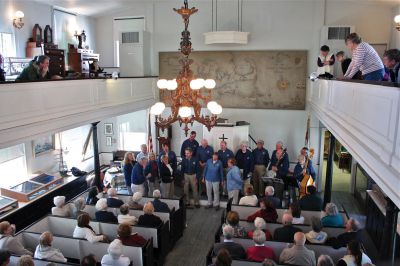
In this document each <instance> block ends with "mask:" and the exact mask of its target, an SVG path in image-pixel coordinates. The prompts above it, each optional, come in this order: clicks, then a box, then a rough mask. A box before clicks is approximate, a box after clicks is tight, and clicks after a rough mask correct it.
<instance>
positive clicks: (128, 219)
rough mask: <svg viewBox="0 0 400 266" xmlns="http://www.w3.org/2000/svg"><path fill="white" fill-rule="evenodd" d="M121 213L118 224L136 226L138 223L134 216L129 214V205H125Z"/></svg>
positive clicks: (120, 208) (122, 206)
mask: <svg viewBox="0 0 400 266" xmlns="http://www.w3.org/2000/svg"><path fill="white" fill-rule="evenodd" d="M119 212H120V213H121V214H118V217H117V218H118V223H119V224H122V223H128V224H129V225H135V224H136V223H137V218H136V217H135V216H133V215H130V214H129V205H128V204H123V205H121V207H119Z"/></svg>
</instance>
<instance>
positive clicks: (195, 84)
mask: <svg viewBox="0 0 400 266" xmlns="http://www.w3.org/2000/svg"><path fill="white" fill-rule="evenodd" d="M190 88H191V89H192V90H200V88H201V86H200V84H199V82H198V81H197V79H192V80H191V81H190Z"/></svg>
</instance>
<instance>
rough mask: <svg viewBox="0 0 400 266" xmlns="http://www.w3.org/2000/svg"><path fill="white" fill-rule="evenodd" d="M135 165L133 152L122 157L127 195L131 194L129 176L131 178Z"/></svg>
mask: <svg viewBox="0 0 400 266" xmlns="http://www.w3.org/2000/svg"><path fill="white" fill-rule="evenodd" d="M135 164H136V160H135V154H133V152H130V151H129V152H127V153H125V156H124V177H125V185H126V187H127V188H128V192H129V194H132V189H131V184H132V181H131V176H132V169H133V166H134V165H135Z"/></svg>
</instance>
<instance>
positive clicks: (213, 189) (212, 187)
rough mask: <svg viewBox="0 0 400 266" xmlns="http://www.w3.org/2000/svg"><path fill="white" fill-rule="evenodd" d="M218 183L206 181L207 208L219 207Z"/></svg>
mask: <svg viewBox="0 0 400 266" xmlns="http://www.w3.org/2000/svg"><path fill="white" fill-rule="evenodd" d="M219 183H220V182H210V181H206V188H207V204H208V206H211V205H213V206H214V207H219ZM213 193H214V201H213Z"/></svg>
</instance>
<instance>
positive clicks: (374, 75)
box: [363, 68, 385, 81]
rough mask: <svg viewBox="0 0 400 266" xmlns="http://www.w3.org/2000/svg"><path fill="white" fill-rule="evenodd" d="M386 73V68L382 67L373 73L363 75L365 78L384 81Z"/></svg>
mask: <svg viewBox="0 0 400 266" xmlns="http://www.w3.org/2000/svg"><path fill="white" fill-rule="evenodd" d="M384 74H385V70H384V69H383V68H382V69H379V70H375V71H373V72H371V73H368V74H365V75H363V78H364V80H375V81H382V80H383V75H384Z"/></svg>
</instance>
